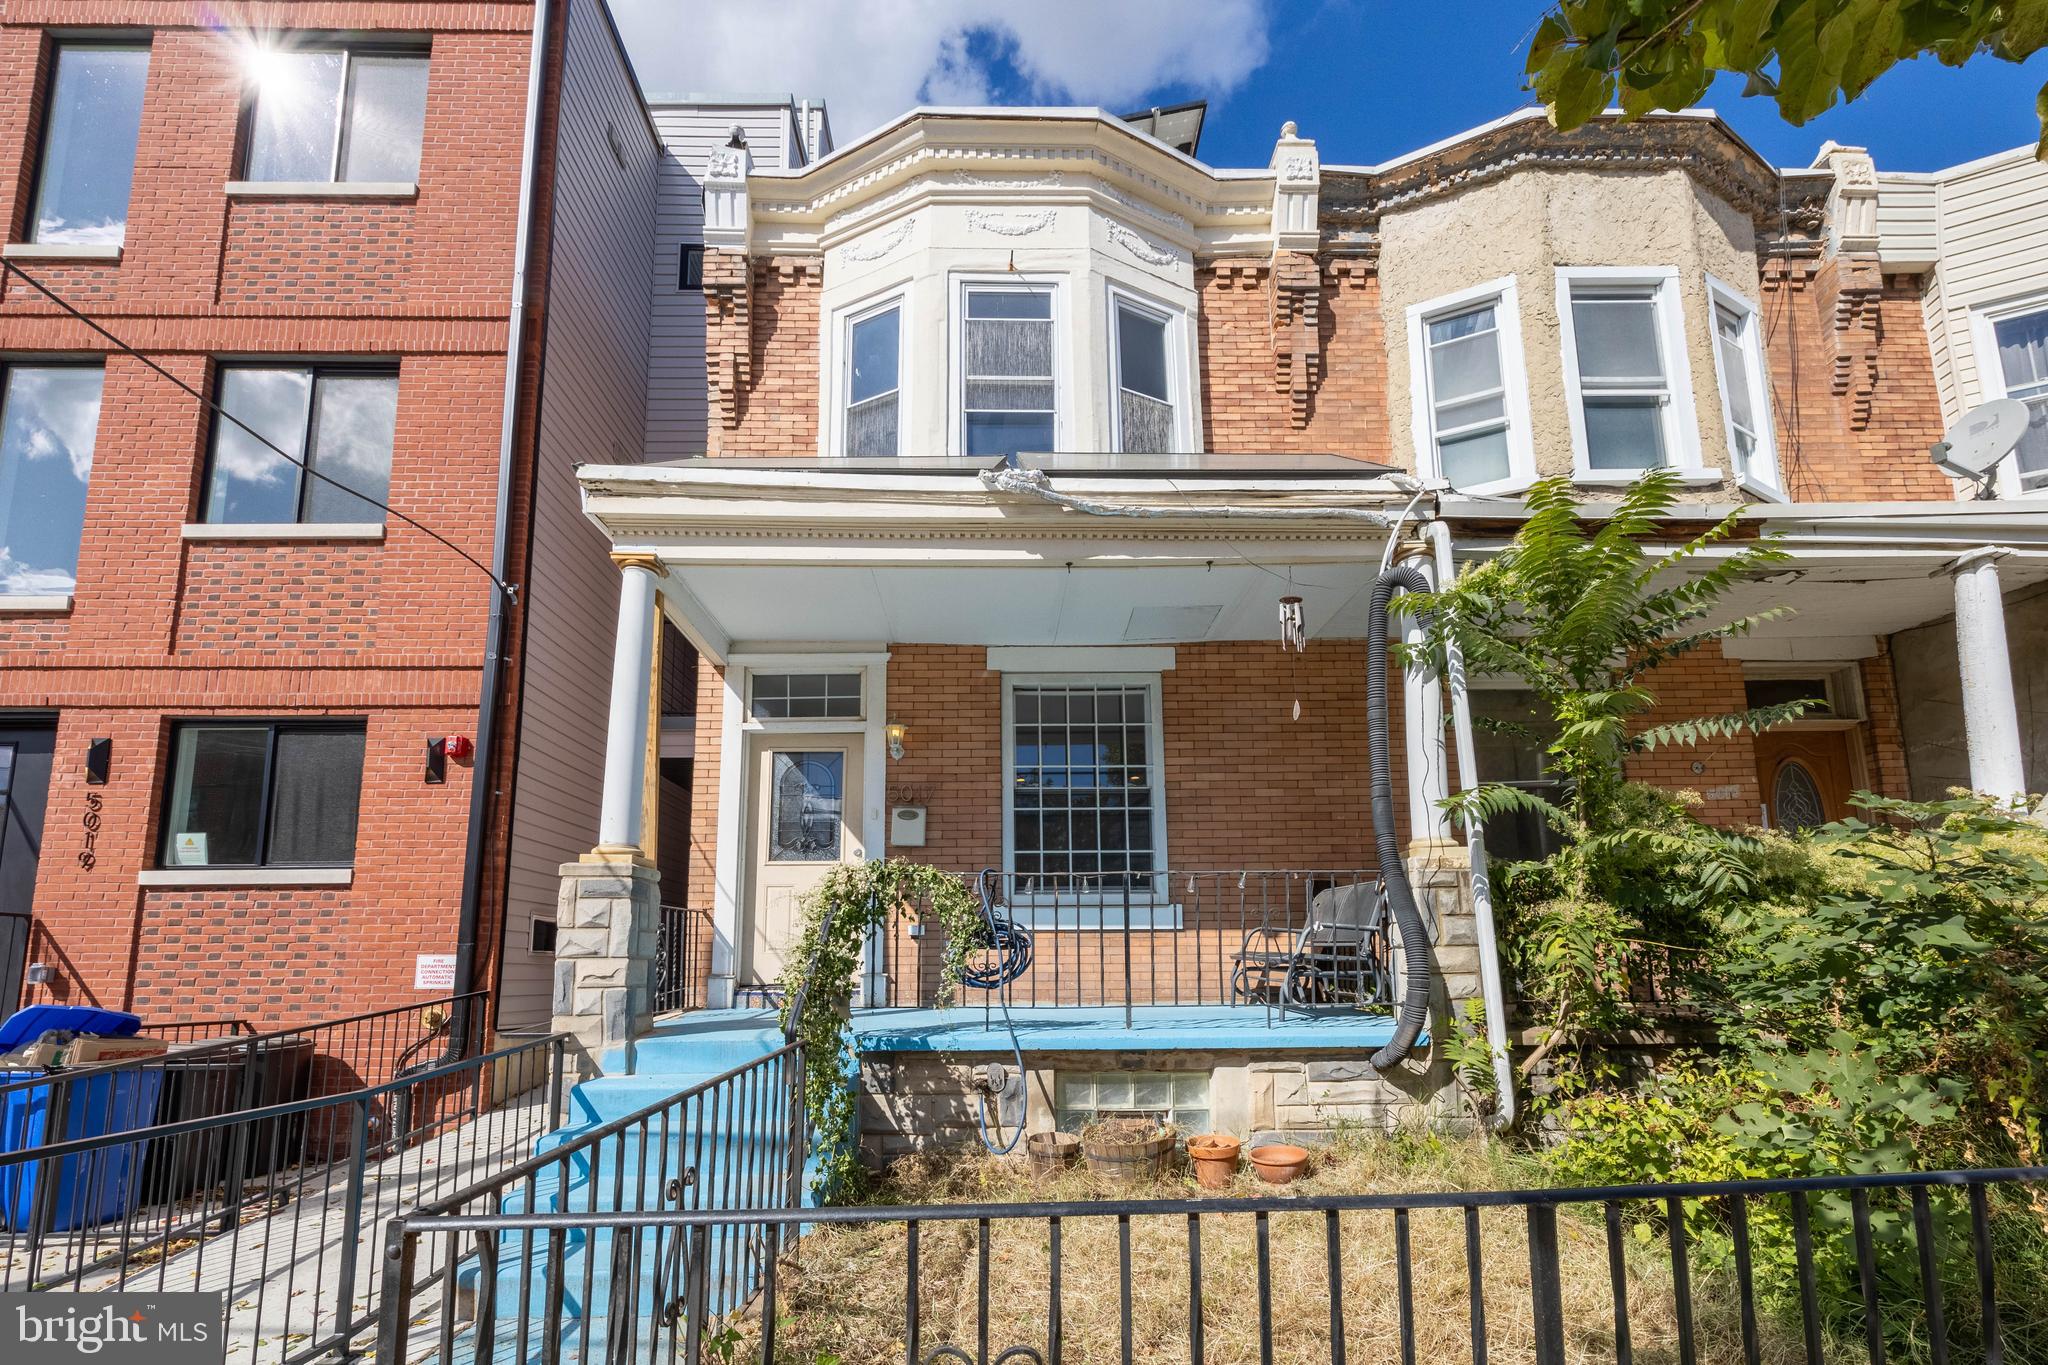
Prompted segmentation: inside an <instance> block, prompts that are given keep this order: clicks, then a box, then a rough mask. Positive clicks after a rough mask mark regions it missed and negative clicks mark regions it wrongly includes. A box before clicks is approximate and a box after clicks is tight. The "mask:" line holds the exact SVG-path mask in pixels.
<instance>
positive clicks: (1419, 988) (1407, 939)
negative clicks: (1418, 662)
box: [1365, 564, 1430, 1071]
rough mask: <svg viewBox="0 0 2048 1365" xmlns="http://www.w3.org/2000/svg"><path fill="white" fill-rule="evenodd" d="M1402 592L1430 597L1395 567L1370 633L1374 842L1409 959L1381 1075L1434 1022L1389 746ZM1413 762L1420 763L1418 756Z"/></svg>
mask: <svg viewBox="0 0 2048 1365" xmlns="http://www.w3.org/2000/svg"><path fill="white" fill-rule="evenodd" d="M1397 589H1398V590H1401V591H1405V592H1428V591H1429V580H1428V579H1427V578H1425V577H1423V576H1422V571H1421V570H1419V569H1417V568H1416V567H1415V566H1414V565H1412V564H1396V565H1394V566H1392V567H1391V568H1389V569H1387V570H1385V571H1384V572H1382V573H1381V574H1380V576H1379V577H1378V578H1375V579H1374V580H1373V583H1372V599H1371V607H1370V611H1369V613H1368V615H1367V617H1366V627H1365V638H1366V656H1367V657H1366V662H1365V734H1366V754H1367V761H1368V763H1369V764H1370V767H1371V772H1372V836H1373V841H1374V843H1375V844H1376V845H1378V848H1379V858H1380V876H1381V877H1382V878H1383V879H1384V880H1385V881H1386V884H1387V905H1388V907H1389V908H1390V909H1391V910H1392V911H1393V913H1394V923H1395V925H1396V926H1398V927H1399V929H1400V930H1401V946H1402V953H1403V956H1404V957H1405V958H1406V959H1407V963H1406V967H1407V971H1406V981H1405V985H1404V989H1403V990H1402V992H1401V1013H1400V1017H1399V1019H1398V1020H1396V1022H1395V1025H1394V1036H1393V1037H1392V1038H1390V1039H1388V1040H1387V1045H1386V1046H1385V1047H1383V1048H1381V1049H1380V1050H1379V1051H1378V1052H1375V1053H1373V1054H1372V1059H1371V1060H1372V1064H1373V1067H1374V1068H1375V1069H1376V1070H1380V1071H1385V1070H1386V1069H1387V1068H1389V1067H1391V1066H1394V1065H1397V1064H1398V1063H1399V1062H1400V1061H1401V1059H1402V1058H1404V1057H1406V1056H1407V1055H1408V1050H1409V1049H1410V1048H1411V1047H1413V1046H1415V1040H1416V1039H1417V1038H1418V1037H1420V1036H1421V1034H1422V1027H1423V1025H1424V1024H1426V1023H1428V1022H1429V987H1430V976H1429V935H1428V931H1426V930H1425V929H1424V928H1423V927H1422V912H1421V911H1420V910H1419V909H1417V908H1416V904H1415V889H1414V888H1413V887H1411V886H1410V885H1409V884H1408V867H1407V864H1405V863H1403V862H1402V861H1401V841H1400V838H1399V836H1398V835H1397V834H1396V832H1395V829H1394V775H1393V760H1392V757H1391V751H1390V749H1389V746H1388V741H1387V603H1388V602H1390V601H1391V600H1392V599H1393V596H1394V593H1395V591H1396V590H1397ZM1426 619H1427V618H1425V620H1426ZM1411 757H1414V758H1415V761H1418V762H1419V761H1420V759H1419V757H1418V756H1411Z"/></svg>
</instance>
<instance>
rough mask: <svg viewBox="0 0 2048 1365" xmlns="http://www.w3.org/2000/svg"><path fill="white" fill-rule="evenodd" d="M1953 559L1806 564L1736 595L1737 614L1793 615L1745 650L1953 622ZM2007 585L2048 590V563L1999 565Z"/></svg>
mask: <svg viewBox="0 0 2048 1365" xmlns="http://www.w3.org/2000/svg"><path fill="white" fill-rule="evenodd" d="M1953 558H1954V556H1953V555H1952V554H1939V555H1930V556H1922V555H1911V556H1908V555H1903V554H1900V553H1897V552H1894V553H1893V554H1891V555H1887V556H1882V557H1879V556H1865V557H1859V558H1855V559H1849V560H1844V559H1840V558H1820V557H1802V558H1796V559H1795V560H1794V561H1793V562H1792V563H1791V564H1788V565H1786V566H1784V567H1783V568H1782V569H1781V570H1780V571H1778V572H1776V573H1772V574H1770V575H1768V576H1766V577H1764V578H1762V579H1759V580H1757V581H1755V582H1752V583H1746V584H1744V585H1742V586H1741V587H1740V588H1737V589H1736V590H1735V591H1734V592H1732V593H1730V594H1729V597H1728V602H1729V605H1730V608H1731V609H1732V611H1733V612H1734V613H1737V614H1747V613H1753V612H1760V611H1764V610H1766V609H1768V608H1770V607H1773V606H1784V607H1789V608H1791V614H1790V615H1788V616H1785V617H1782V618H1780V619H1779V620H1776V621H1771V622H1768V623H1766V624H1764V625H1762V626H1759V627H1757V629H1756V630H1755V632H1754V633H1753V634H1752V635H1751V636H1750V638H1749V640H1748V641H1747V642H1736V643H1735V645H1734V647H1733V648H1731V650H1730V652H1731V653H1735V654H1738V655H1739V654H1741V653H1743V652H1744V645H1745V644H1747V645H1749V646H1751V649H1750V652H1752V653H1756V652H1758V651H1756V650H1755V649H1754V646H1755V645H1757V644H1759V643H1762V642H1767V641H1784V642H1809V643H1810V642H1814V641H1819V640H1846V639H1849V638H1852V637H1856V638H1871V639H1874V638H1876V637H1879V636H1886V635H1891V634H1894V633H1896V632H1898V631H1902V630H1910V629H1911V628H1912V627H1914V626H1919V625H1925V624H1926V623H1928V622H1929V621H1937V620H1940V619H1941V618H1942V617H1945V616H1948V615H1951V614H1952V613H1953V612H1954V611H1955V609H1956V595H1955V581H1954V580H1953V579H1952V578H1951V577H1950V576H1949V575H1948V573H1947V572H1945V571H1944V566H1945V565H1946V564H1947V563H1948V562H1949V561H1950V560H1952V559H1953ZM1999 578H2000V580H2001V581H2002V582H2003V584H2004V587H2005V590H2006V591H2007V592H2008V593H2011V592H2015V591H2021V590H2024V589H2027V588H2030V587H2034V586H2037V585H2039V584H2041V583H2044V582H2048V557H2038V556H2036V555H2032V554H2026V553H2016V554H2014V555H2011V556H2009V557H2008V558H2006V559H2004V560H2003V561H2001V562H2000V564H1999Z"/></svg>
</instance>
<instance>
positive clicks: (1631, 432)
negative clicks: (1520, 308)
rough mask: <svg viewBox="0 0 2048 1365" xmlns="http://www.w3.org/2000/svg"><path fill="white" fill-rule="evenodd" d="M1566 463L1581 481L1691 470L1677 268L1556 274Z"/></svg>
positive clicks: (1692, 438)
mask: <svg viewBox="0 0 2048 1365" xmlns="http://www.w3.org/2000/svg"><path fill="white" fill-rule="evenodd" d="M1558 313H1559V321H1560V323H1561V330H1562V332H1563V341H1564V363H1565V381H1566V385H1567V388H1568V390H1569V402H1570V405H1571V406H1570V415H1571V423H1572V444H1573V448H1574V457H1575V458H1574V464H1575V466H1576V469H1577V472H1578V474H1579V476H1580V477H1581V478H1584V477H1587V476H1591V477H1593V478H1594V479H1600V478H1602V477H1606V478H1610V479H1612V478H1632V477H1634V476H1635V475H1637V474H1639V473H1640V472H1642V471H1643V470H1646V469H1656V468H1659V467H1663V466H1669V467H1672V468H1675V469H1681V470H1692V471H1696V470H1697V468H1698V463H1699V461H1698V455H1697V451H1698V445H1699V441H1698V433H1697V430H1696V429H1695V428H1694V426H1693V418H1692V402H1691V390H1690V384H1689V380H1688V372H1687V369H1686V359H1685V337H1684V331H1683V327H1682V322H1681V319H1680V314H1679V306H1678V281H1677V272H1676V271H1672V270H1668V269H1656V270H1631V269H1626V268H1622V269H1608V268H1593V267H1586V268H1574V269H1567V270H1561V271H1559V272H1558Z"/></svg>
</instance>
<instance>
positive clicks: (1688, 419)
mask: <svg viewBox="0 0 2048 1365" xmlns="http://www.w3.org/2000/svg"><path fill="white" fill-rule="evenodd" d="M1601 289H1616V290H1627V289H1647V290H1649V291H1650V300H1651V303H1652V305H1653V306H1654V308H1655V310H1656V314H1655V317H1656V327H1657V341H1658V346H1659V348H1660V350H1661V352H1662V354H1661V355H1660V356H1659V362H1660V364H1661V365H1662V367H1663V376H1662V378H1663V384H1662V386H1661V388H1662V391H1663V398H1662V399H1661V400H1660V401H1659V403H1658V413H1659V416H1660V418H1661V419H1662V434H1663V438H1664V465H1665V466H1666V467H1668V468H1670V469H1672V470H1675V471H1676V472H1677V473H1678V474H1679V475H1680V477H1681V479H1682V480H1683V481H1685V482H1688V483H1717V482H1719V481H1720V477H1721V476H1720V473H1719V472H1718V471H1716V470H1711V469H1708V468H1707V467H1706V465H1705V464H1704V463H1703V462H1702V461H1701V459H1700V428H1699V418H1698V415H1697V413H1696V411H1695V409H1694V407H1693V396H1692V363H1691V360H1690V358H1689V355H1688V352H1687V348H1686V344H1685V304H1684V301H1683V300H1682V299H1681V298H1680V297H1679V288H1678V270H1677V268H1676V267H1674V266H1668V265H1653V266H1609V265H1576V266H1559V267H1558V268H1557V330H1558V347H1559V349H1560V350H1561V351H1562V352H1563V360H1564V380H1565V413H1566V416H1567V417H1568V418H1569V419H1570V421H1571V432H1572V478H1573V480H1574V481H1575V482H1578V483H1591V484H1626V483H1632V482H1634V481H1635V480H1636V479H1637V478H1639V477H1640V476H1641V475H1642V473H1643V470H1642V469H1595V468H1594V467H1593V464H1592V460H1591V458H1590V455H1589V452H1588V448H1587V444H1586V411H1585V393H1584V391H1583V389H1582V387H1581V383H1580V378H1579V345H1578V335H1577V332H1576V330H1575V328H1574V326H1573V321H1572V296H1573V294H1574V293H1575V292H1577V291H1579V290H1586V291H1588V292H1592V291H1597V290H1601ZM1617 392H1626V393H1630V394H1639V391H1636V390H1617Z"/></svg>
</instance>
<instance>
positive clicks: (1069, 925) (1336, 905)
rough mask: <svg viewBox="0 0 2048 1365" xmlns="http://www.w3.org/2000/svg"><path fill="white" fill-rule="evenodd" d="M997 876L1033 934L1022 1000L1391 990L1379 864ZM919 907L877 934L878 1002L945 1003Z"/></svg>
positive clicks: (939, 941)
mask: <svg viewBox="0 0 2048 1365" xmlns="http://www.w3.org/2000/svg"><path fill="white" fill-rule="evenodd" d="M963 875H964V880H966V881H967V882H968V883H969V885H971V886H978V885H980V884H981V883H982V880H983V878H982V876H980V875H977V874H973V873H968V874H963ZM986 876H987V884H988V888H989V892H990V895H991V898H992V900H993V901H994V903H995V904H996V906H997V907H998V909H999V910H1000V912H1001V914H1002V915H1003V916H1005V917H1006V918H1007V919H1009V920H1010V921H1012V922H1014V923H1016V924H1018V925H1020V926H1022V927H1023V928H1025V929H1027V930H1029V932H1030V935H1031V962H1030V965H1029V967H1028V968H1027V969H1026V970H1025V971H1024V972H1023V974H1022V975H1021V976H1019V977H1017V978H1016V980H1015V981H1014V982H1013V983H1012V984H1011V985H1010V986H1009V988H1008V989H1009V993H1010V1003H1011V1004H1013V1005H1018V1006H1035V1005H1056V1006H1095V1005H1109V1006H1125V1007H1127V1008H1128V1007H1137V1006H1147V1005H1242V1006H1265V1007H1267V1008H1268V1009H1269V1011H1270V1012H1272V1013H1274V1014H1276V1015H1277V1014H1279V1013H1281V1012H1284V1011H1285V1010H1286V1009H1289V1008H1315V1007H1329V1006H1337V1007H1345V1006H1348V1007H1364V1008H1373V1007H1381V1006H1385V1005H1387V1004H1389V1003H1391V1001H1392V999H1393V985H1394V983H1393V979H1392V971H1391V963H1392V954H1393V950H1392V946H1391V941H1390V939H1391V934H1390V930H1391V926H1390V924H1389V920H1388V916H1387V910H1386V900H1385V895H1384V890H1383V888H1382V887H1381V885H1380V881H1379V874H1378V873H1377V872H1375V871H1373V870H1372V869H1369V868H1321V869H1308V868H1291V869H1283V870H1256V871H1254V870H1244V869H1238V870H1227V871H1214V870H1209V871H1187V870H1173V871H1161V872H1143V873H1134V872H1115V873H1085V874H1082V873H1068V874H1063V875H1060V876H1044V875H1027V874H1024V873H991V874H986ZM921 910H922V907H918V906H908V905H906V906H900V907H898V908H897V909H896V910H895V912H894V913H893V914H892V915H891V916H890V918H889V922H888V925H887V927H886V928H885V930H884V932H883V933H882V934H881V935H880V937H879V942H878V944H877V947H876V949H875V955H876V961H875V963H874V966H873V968H872V975H873V977H874V978H875V980H874V981H873V982H872V983H871V986H870V998H871V999H872V1000H874V1001H875V1002H876V1003H886V1004H889V1005H893V1006H903V1007H928V1006H931V1005H933V1004H935V1003H937V994H938V989H939V982H940V969H941V965H942V963H943V962H944V960H945V953H946V938H945V933H944V930H943V929H942V928H941V927H940V926H939V925H937V924H936V923H935V922H932V921H931V920H930V919H929V917H927V916H924V915H923V914H922V913H921ZM995 956H996V950H995V949H991V950H989V951H987V952H984V953H983V954H981V955H980V959H981V960H980V961H978V962H977V964H976V965H977V966H984V965H987V966H993V959H994V957H995ZM976 1002H977V999H976V995H975V993H974V992H973V991H972V990H970V991H969V992H968V994H967V1003H976Z"/></svg>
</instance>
